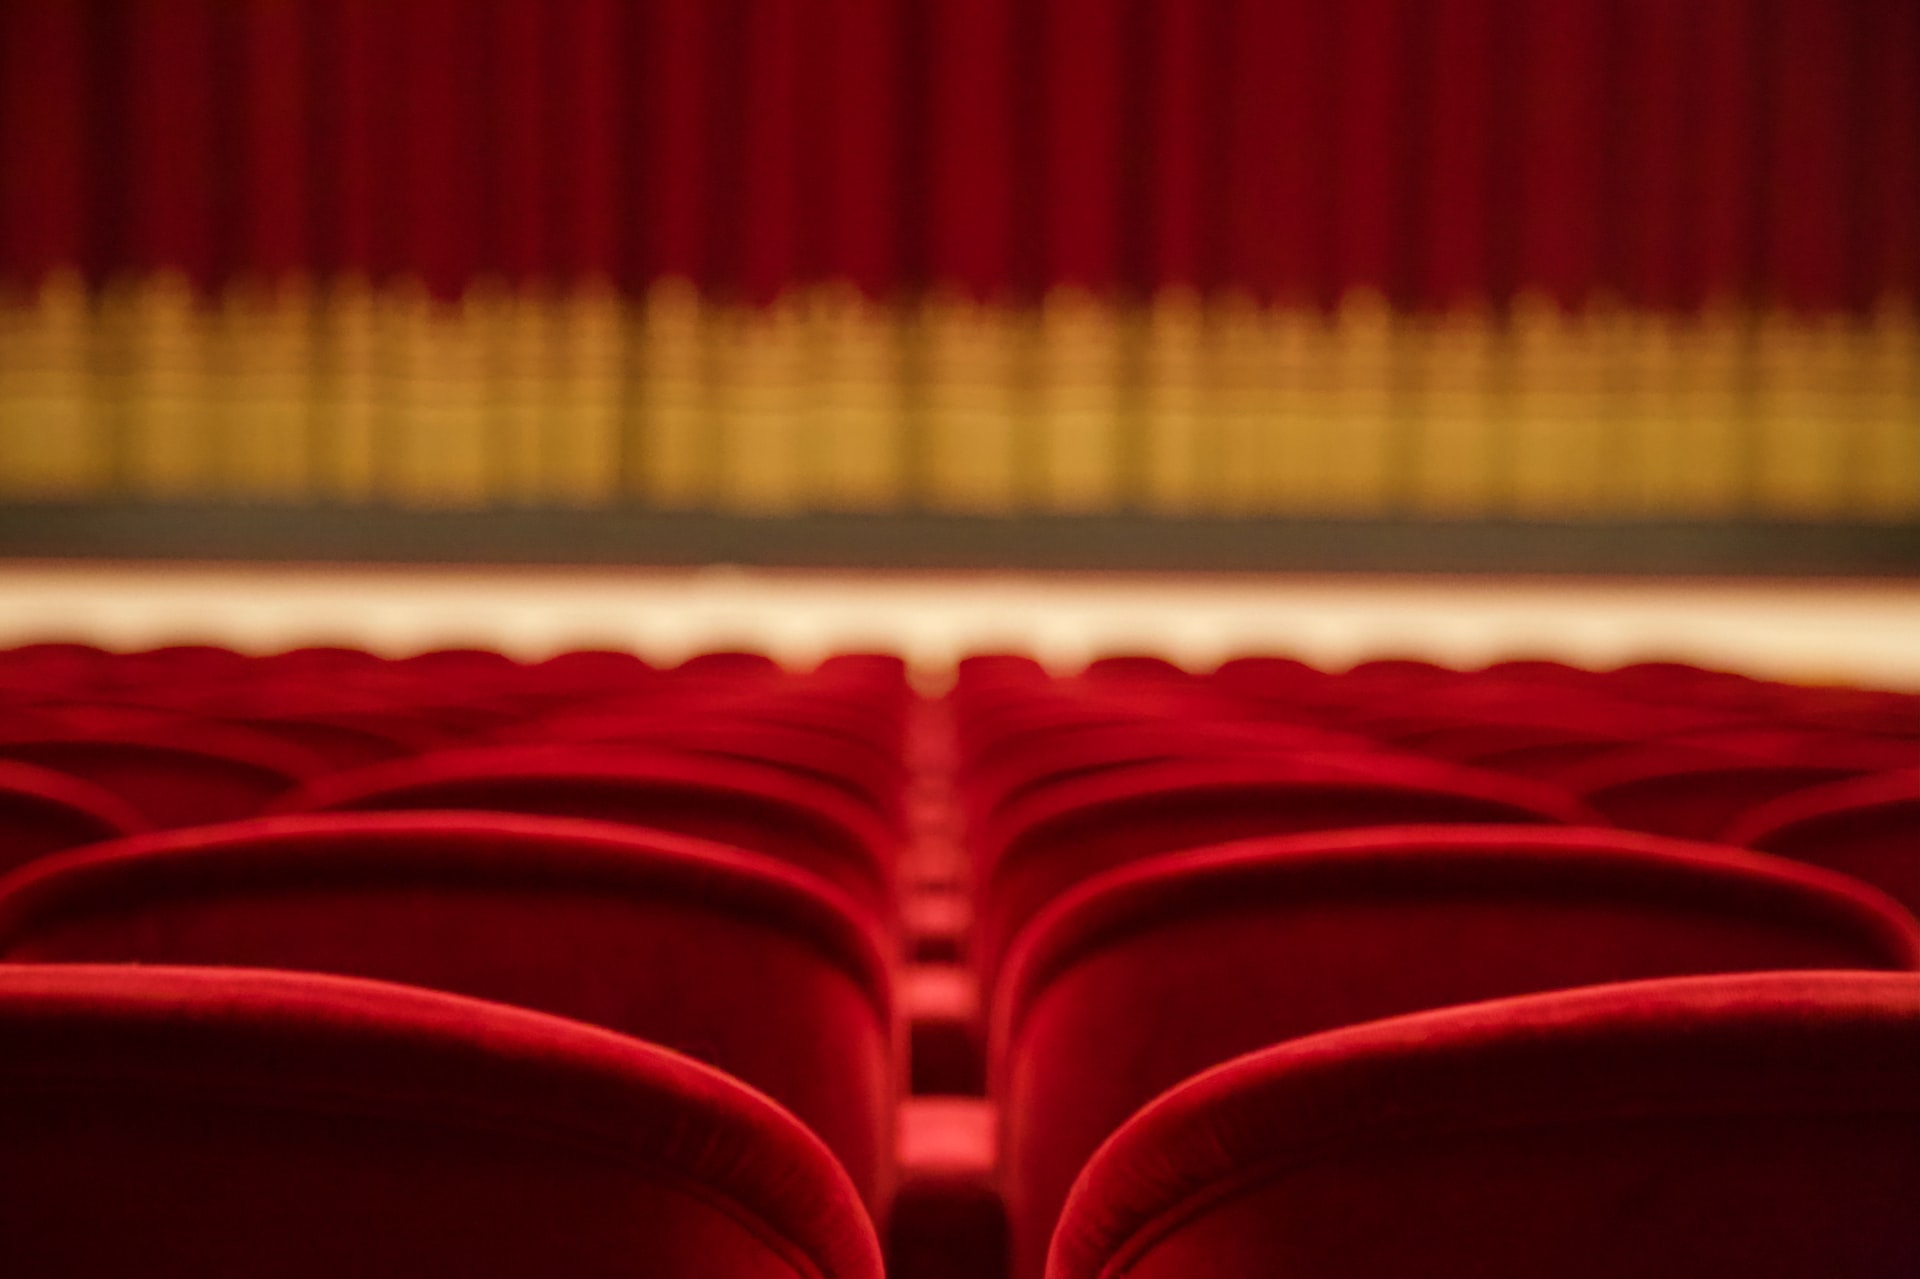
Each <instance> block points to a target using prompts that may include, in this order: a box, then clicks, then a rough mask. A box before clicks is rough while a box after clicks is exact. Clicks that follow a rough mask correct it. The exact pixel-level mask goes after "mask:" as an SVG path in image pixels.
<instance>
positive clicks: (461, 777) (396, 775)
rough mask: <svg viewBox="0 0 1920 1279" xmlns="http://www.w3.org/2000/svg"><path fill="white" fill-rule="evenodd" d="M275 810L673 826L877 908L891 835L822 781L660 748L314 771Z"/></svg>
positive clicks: (462, 756)
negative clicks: (506, 815)
mask: <svg viewBox="0 0 1920 1279" xmlns="http://www.w3.org/2000/svg"><path fill="white" fill-rule="evenodd" d="M276 807H277V810H278V811H280V812H313V811H323V810H333V811H349V810H351V811H363V812H364V811H395V810H407V809H474V810H484V811H491V812H514V813H528V814H534V815H538V816H546V817H583V818H590V819H594V820H599V821H614V822H621V823H624V824H627V825H633V826H645V827H650V828H653V829H656V830H666V831H673V832H676V833H679V834H684V835H692V836H695V837H696V838H699V839H706V840H712V841H713V842H715V843H720V844H727V845H730V846H732V847H735V848H740V849H744V850H747V851H749V852H753V853H759V854H763V855H766V856H770V857H773V858H776V859H778V860H781V861H784V862H786V863H788V864H789V865H792V866H797V867H799V868H801V869H803V870H806V871H809V872H811V873H813V874H815V875H818V876H820V877H821V878H822V879H824V880H826V881H827V882H828V883H831V884H833V885H834V886H836V887H837V888H839V889H841V890H842V891H844V892H846V893H848V894H850V895H852V896H854V897H855V898H856V899H858V900H859V901H861V902H862V903H863V904H864V905H866V906H868V907H870V908H872V909H873V910H874V911H875V912H876V913H877V914H884V913H885V912H886V911H887V910H888V908H889V904H890V897H891V894H890V884H891V878H890V865H889V859H890V856H891V852H892V849H891V836H890V835H889V833H888V832H887V831H886V829H885V827H884V825H883V824H882V823H881V822H880V821H879V820H878V819H877V818H876V817H875V816H874V815H873V814H872V813H871V812H869V811H868V810H867V809H866V808H865V807H864V806H862V805H860V804H859V803H857V802H855V801H854V800H852V799H850V798H849V797H848V796H846V795H844V794H842V793H840V792H838V791H836V790H834V789H833V788H831V787H828V786H823V785H818V784H810V783H809V782H808V781H807V780H806V779H805V778H801V777H795V776H793V775H792V774H789V773H785V772H782V771H781V770H779V769H775V768H771V767H762V766H756V765H752V764H747V763H743V762H740V761H738V760H723V759H713V758H706V757H701V756H694V755H682V754H674V753H670V752H664V751H648V750H641V749H637V748H636V749H623V748H619V747H592V746H581V747H574V746H566V745H558V746H508V747H496V748H490V749H485V750H472V751H445V752H441V753H438V754H433V755H423V756H420V757H418V758H416V759H408V760H397V761H395V762H394V763H391V764H382V765H377V766H375V767H372V768H364V769H356V770H354V771H352V772H348V773H340V774H335V775H333V776H330V777H325V778H321V779H320V780H319V781H317V782H315V783H314V784H312V785H310V786H307V787H305V788H303V789H302V790H300V791H298V792H295V793H294V794H291V795H289V796H287V797H286V798H285V799H284V800H283V801H282V802H281V803H279V804H278V805H277V806H276Z"/></svg>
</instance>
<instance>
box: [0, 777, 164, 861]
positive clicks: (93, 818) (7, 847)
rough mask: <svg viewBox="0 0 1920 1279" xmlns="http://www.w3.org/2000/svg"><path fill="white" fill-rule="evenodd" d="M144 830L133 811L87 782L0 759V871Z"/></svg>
mask: <svg viewBox="0 0 1920 1279" xmlns="http://www.w3.org/2000/svg"><path fill="white" fill-rule="evenodd" d="M145 828H146V822H145V821H143V820H142V819H141V817H140V815H139V814H138V813H136V812H134V811H133V810H132V809H131V808H129V807H127V806H126V805H125V804H124V803H122V802H121V801H120V800H119V799H118V798H117V797H116V796H114V795H113V794H112V793H111V792H109V791H106V790H103V789H101V788H100V787H98V786H95V785H93V784H92V783H91V782H85V781H81V780H80V779H79V778H77V777H68V776H67V775H66V774H64V773H56V772H52V771H50V770H48V769H44V768H35V767H33V766H32V765H31V764H17V763H14V762H12V761H10V760H0V874H4V873H5V872H7V871H9V870H12V869H13V868H14V867H15V866H20V865H24V864H25V863H27V862H30V861H32V860H33V859H35V858H37V857H44V856H46V855H47V854H48V853H53V852H58V851H60V850H61V849H63V848H77V847H79V846H80V845H82V844H91V843H95V842H97V841H99V840H103V839H116V838H118V837H120V836H122V835H131V834H133V833H134V832H135V831H138V830H144V829H145Z"/></svg>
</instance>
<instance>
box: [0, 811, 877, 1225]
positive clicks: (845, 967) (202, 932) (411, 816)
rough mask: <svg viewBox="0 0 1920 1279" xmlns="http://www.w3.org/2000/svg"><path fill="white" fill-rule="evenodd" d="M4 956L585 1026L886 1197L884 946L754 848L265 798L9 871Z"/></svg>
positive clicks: (596, 827)
mask: <svg viewBox="0 0 1920 1279" xmlns="http://www.w3.org/2000/svg"><path fill="white" fill-rule="evenodd" d="M0 959H4V960H7V961H10V962H23V961H25V962H40V963H47V962H62V963H71V962H83V963H97V962H116V963H119V962H131V963H143V964H191V965H238V966H247V967H255V968H281V969H300V970H306V971H314V972H330V973H339V974H344V975H348V976H357V977H369V978H378V979H381V980H386V981H395V982H405V983H409V984H411V985H416V986H426V987H432V988H435V989H440V990H447V991H452V992H456V993H459V994H465V995H472V996H477V997H480V998H484V999H490V1000H496V1001H499V1002H501V1003H510V1004H518V1005H522V1006H525V1007H529V1008H537V1009H540V1010H542V1011H544V1012H549V1013H555V1014H560V1015H563V1016H567V1017H571V1018H574V1019H576V1020H579V1021H584V1022H591V1023H594V1024H596V1025H600V1026H604V1027H607V1028H609V1029H612V1030H617V1031H621V1032H623V1033H625V1034H629V1035H632V1036H635V1037H636V1038H640V1039H646V1040H650V1041H652V1042H655V1043H659V1044H663V1045H665V1046H667V1047H670V1048H673V1049H674V1050H676V1051H679V1052H682V1053H685V1054H687V1055H688V1056H691V1057H695V1058H698V1059H700V1060H703V1061H706V1062H707V1063H709V1064H710V1065H713V1066H716V1067H718V1068H720V1069H723V1070H725V1071H727V1072H728V1073H729V1074H732V1075H734V1076H736V1077H737V1078H740V1079H742V1080H744V1081H746V1082H747V1083H749V1084H752V1085H753V1086H754V1087H756V1088H758V1089H760V1090H761V1091H762V1092H765V1093H767V1094H768V1095H769V1096H771V1097H773V1098H774V1099H775V1100H776V1101H779V1102H780V1103H781V1104H783V1105H785V1106H786V1107H787V1108H788V1109H790V1110H791V1111H793V1112H794V1113H795V1114H797V1115H798V1116H800V1118H802V1119H803V1120H805V1121H806V1122H807V1123H809V1124H810V1125H811V1126H812V1127H813V1128H814V1129H815V1131H817V1132H818V1133H819V1134H820V1135H821V1137H822V1138H823V1139H824V1140H825V1141H826V1142H827V1144H828V1145H829V1146H831V1147H832V1148H833V1150H834V1151H835V1152H836V1153H837V1154H838V1155H839V1156H840V1158H841V1159H842V1160H843V1162H844V1163H845V1164H846V1166H847V1168H848V1170H849V1172H850V1174H851V1175H852V1176H853V1178H854V1180H855V1182H856V1184H858V1185H859V1187H860V1188H861V1191H862V1192H863V1194H865V1195H866V1196H867V1197H868V1199H869V1200H870V1201H871V1202H873V1203H875V1204H876V1205H878V1204H880V1203H882V1202H883V1201H884V1198H885V1195H886V1191H887V1187H888V1182H889V1179H890V1169H889V1157H890V1153H891V1152H890V1141H891V1138H890V1132H891V1128H890V1118H891V1105H892V1098H893V1095H894V1093H895V1091H896V1089H897V1082H898V1081H897V1079H896V1067H895V1061H896V1057H897V1054H896V1053H895V1052H894V1051H893V1040H894V1033H893V1025H892V1014H891V996H890V991H889V982H888V977H887V972H886V969H885V966H884V960H883V958H882V954H881V951H880V949H879V946H878V943H877V941H876V939H875V937H874V935H873V933H872V931H871V929H870V927H869V925H867V924H866V923H864V922H863V919H862V916H861V913H860V912H859V911H858V910H857V908H855V907H854V906H853V905H852V904H851V903H846V902H844V901H843V900H842V899H839V898H837V897H836V896H835V895H834V894H833V893H832V892H831V890H828V889H825V888H822V887H820V886H818V885H817V884H816V881H814V880H813V879H812V878H811V877H808V876H805V875H803V874H801V873H799V872H796V871H792V870H788V869H786V868H784V867H781V866H780V865H779V864H777V863H774V862H772V861H770V860H768V859H766V858H754V857H748V856H745V855H741V854H737V853H732V852H729V851H727V850H725V849H722V848H719V847H717V846H713V845H707V844H704V843H701V842H700V841H697V840H692V839H688V838H685V837H683V836H675V835H668V834H663V833H659V832H651V831H642V830H639V829H636V828H632V827H619V826H613V825H610V824H601V823H594V822H584V821H577V820H568V819H556V818H530V817H522V816H506V815H500V814H480V813H444V814H439V813H365V814H363V813H351V814H323V815H314V816H304V817H279V818H261V819H256V820H254V821H251V822H242V823H235V824H233V825H229V826H224V827H207V828H201V829H198V830H193V831H179V832H169V833H164V834H160V835H153V836H146V837H142V838H137V839H132V840H126V841H123V842H120V843H117V844H109V845H102V846H98V847H95V848H91V849H87V850H83V851H80V852H77V853H71V854H66V855H62V856H57V857H52V858H46V859H42V860H41V861H39V862H36V863H34V864H33V865H32V866H30V867H28V868H26V869H25V870H23V871H21V872H19V873H18V874H17V875H15V876H13V877H11V878H9V879H8V880H5V881H0Z"/></svg>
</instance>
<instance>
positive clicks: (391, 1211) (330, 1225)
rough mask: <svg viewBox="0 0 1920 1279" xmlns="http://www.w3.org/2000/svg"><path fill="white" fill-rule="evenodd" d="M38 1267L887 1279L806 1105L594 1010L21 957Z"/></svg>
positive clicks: (31, 1207) (1, 1172)
mask: <svg viewBox="0 0 1920 1279" xmlns="http://www.w3.org/2000/svg"><path fill="white" fill-rule="evenodd" d="M0 1239H4V1240H5V1269H6V1271H7V1273H9V1274H18V1275H22V1276H26V1275H35V1276H41V1275H44V1276H56V1275H57V1276H68V1277H72V1279H109V1277H111V1276H122V1275H170V1276H171V1275H178V1276H186V1275H192V1276H196V1279H259V1277H261V1276H266V1275H272V1276H274V1277H275V1279H340V1277H341V1276H345V1275H353V1276H364V1277H366V1279H415V1277H416V1276H422V1275H462V1276H474V1277H476V1279H480V1277H484V1276H500V1277H501V1279H507V1277H508V1276H511V1277H512V1279H524V1277H525V1276H528V1275H567V1276H574V1277H579V1279H586V1277H590V1276H606V1277H607V1279H613V1277H614V1276H631V1275H635V1274H646V1275H658V1276H665V1277H672V1276H686V1277H687V1279H693V1277H695V1276H698V1277H700V1279H709V1277H714V1276H718V1277H721V1279H762V1277H764V1279H793V1276H795V1275H809V1276H813V1275H817V1276H820V1277H821V1279H879V1276H880V1262H879V1249H878V1246H877V1244H876V1241H875V1239H874V1236H873V1230H872V1227H871V1226H870V1225H869V1224H868V1222H867V1219H866V1216H865V1214H864V1213H863V1212H862V1211H861V1205H860V1201H859V1199H858V1197H857V1196H856V1195H855V1193H854V1189H853V1187H852V1186H851V1185H850V1184H849V1183H848V1182H847V1179H846V1176H845V1174H844V1173H842V1172H841V1171H840V1169H839V1168H838V1167H837V1166H836V1165H835V1163H834V1160H833V1158H832V1157H831V1156H830V1155H829V1154H828V1153H827V1151H826V1149H825V1148H824V1147H823V1146H822V1145H821V1144H820V1143H819V1141H818V1140H817V1139H815V1138H814V1137H813V1136H812V1135H811V1134H809V1133H808V1132H807V1131H806V1130H805V1129H804V1128H802V1127H801V1126H800V1125H799V1124H797V1123H795V1122H794V1121H793V1119H792V1118H791V1117H790V1116H789V1115H788V1114H787V1113H786V1112H785V1111H783V1110H781V1109H779V1108H778V1107H776V1106H774V1105H772V1104H771V1103H769V1102H768V1101H766V1100H765V1099H764V1098H763V1097H761V1096H760V1095H759V1094H758V1093H755V1092H753V1091H751V1090H749V1089H747V1088H744V1087H742V1086H740V1085H739V1084H738V1083H736V1082H734V1081H733V1080H731V1079H729V1078H728V1077H726V1076H724V1075H722V1074H720V1073H719V1072H717V1071H714V1070H710V1069H708V1068H706V1067H704V1066H701V1065H699V1064H698V1063H696V1062H693V1061H689V1060H687V1059H686V1058H684V1057H680V1056H677V1055H675V1054H673V1053H670V1052H666V1051H664V1050H662V1049H659V1048H656V1047H653V1046H651V1045H647V1044H643V1043H639V1042H637V1041H635V1040H632V1039H628V1038H626V1037H624V1036H620V1035H613V1034H609V1033H607V1032H605V1031H602V1030H598V1029H595V1028H593V1027H589V1026H583V1025H579V1024H578V1023H575V1022H570V1021H566V1020H564V1019H561V1018H557V1017H548V1016H544V1015H541V1014H538V1013H532V1012H527V1011H524V1010H521V1009H515V1008H508V1007H503V1006H501V1005H498V1004H490V1003H485V1002H482V1001H479V1000H472V999H465V998H460V997H457V996H451V995H444V994H439V993H434V992H428V991H420V990H411V989H407V988H405V987H400V986H391V985H387V984H385V983H381V982H367V981H357V980H349V979H345V978H337V977H321V976H311V975H305V974H294V973H274V972H253V971H243V970H231V969H229V970H216V969H190V968H156V969H142V968H131V967H117V966H111V967H95V966H90V965H82V966H71V967H69V966H57V967H31V966H11V965H9V966H3V967H0Z"/></svg>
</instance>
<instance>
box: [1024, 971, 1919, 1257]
mask: <svg viewBox="0 0 1920 1279" xmlns="http://www.w3.org/2000/svg"><path fill="white" fill-rule="evenodd" d="M1916 1079H1920V979H1917V978H1914V977H1912V976H1910V975H1900V976H1884V975H1873V974H1860V973H1847V972H1834V973H1796V974H1785V973H1782V974H1764V975H1757V976H1748V977H1730V978H1705V979H1689V980H1679V981H1657V982H1645V983H1633V984H1628V985H1621V986H1608V987H1601V988H1598V989H1589V990H1581V991H1572V992H1566V993H1562V994H1552V995H1539V996H1534V997H1530V998H1524V999H1513V1000H1501V1001H1496V1002H1492V1003H1485V1004H1477V1005H1471V1006H1468V1007H1463V1008H1455V1009H1449V1010H1446V1011H1442V1012H1434V1013H1429V1014H1424V1015H1419V1016H1412V1017H1404V1018H1395V1019H1392V1020H1388V1021H1381V1022H1374V1023H1371V1024H1369V1025H1365V1026H1358V1027H1354V1028H1352V1029H1349V1030H1343V1031H1336V1032H1333V1033H1330V1034H1326V1035H1319V1036H1315V1037H1313V1038H1310V1039H1306V1040H1298V1041H1295V1042H1293V1043H1290V1044H1286V1045H1282V1046H1279V1047H1275V1048H1272V1049H1269V1050H1267V1051H1265V1052H1261V1053H1257V1054H1254V1055H1252V1056H1249V1057H1243V1058H1240V1059H1239V1060H1237V1061H1235V1062H1233V1063H1231V1064H1230V1065H1227V1066H1224V1067H1222V1068H1221V1069H1219V1070H1216V1071H1213V1072H1210V1073H1209V1074H1207V1075H1204V1076H1202V1077H1200V1078H1199V1079H1196V1080H1194V1081H1192V1082H1191V1083H1188V1084H1186V1085H1185V1086H1183V1087H1181V1088H1179V1089H1177V1090H1175V1091H1174V1092H1172V1093H1170V1094H1168V1095H1167V1096H1165V1097H1162V1098H1161V1099H1160V1100H1159V1101H1157V1102H1156V1103H1155V1104H1154V1105H1153V1106H1152V1107H1151V1108H1149V1109H1148V1110H1147V1111H1146V1112H1145V1113H1143V1114H1141V1115H1140V1116H1139V1117H1138V1118H1136V1119H1134V1120H1133V1121H1132V1122H1130V1123H1129V1124H1128V1125H1127V1126H1126V1128H1125V1129H1124V1130H1122V1131H1121V1133H1120V1134H1119V1135H1117V1136H1116V1137H1115V1139H1114V1140H1113V1141H1112V1142H1111V1143H1110V1144H1109V1145H1108V1146H1107V1147H1106V1148H1105V1149H1103V1150H1102V1151H1101V1153H1100V1155H1099V1156H1098V1157H1097V1158H1096V1159H1095V1160H1094V1162H1093V1164H1092V1166H1090V1167H1089V1168H1088V1170H1087V1172H1086V1175H1085V1176H1084V1177H1083V1178H1082V1179H1081V1181H1080V1182H1079V1184H1078V1185H1077V1186H1076V1187H1075V1189H1074V1193H1073V1197H1072V1200H1071V1202H1070V1203H1069V1205H1068V1208H1067V1212H1066V1215H1065V1217H1064V1219H1063V1220H1062V1222H1061V1225H1060V1232H1059V1235H1058V1237H1057V1238H1056V1240H1055V1241H1054V1245H1053V1254H1052V1259H1051V1264H1050V1265H1049V1267H1048V1272H1047V1273H1048V1276H1049V1279H1094V1277H1095V1276H1101V1277H1102V1279H1106V1277H1109V1276H1121V1275H1125V1276H1127V1277H1128V1279H1227V1277H1229V1276H1232V1277H1234V1279H1239V1277H1240V1276H1247V1275H1284V1276H1288V1279H1322V1277H1325V1279H1333V1277H1334V1276H1338V1277H1339V1279H1375V1277H1376V1276H1377V1277H1380V1279H1386V1277H1388V1276H1391V1277H1392V1279H1442V1277H1445V1279H1455V1277H1457V1276H1461V1275H1473V1276H1476V1277H1478V1279H1537V1277H1538V1276H1542V1275H1552V1276H1555V1277H1556V1279H1617V1277H1618V1276H1621V1275H1635V1276H1648V1277H1649V1279H1699V1277H1700V1276H1706V1275H1714V1276H1738V1277H1739V1279H1901V1277H1903V1276H1910V1275H1913V1274H1915V1273H1920V1213H1915V1212H1914V1210H1913V1189H1914V1187H1915V1186H1916V1185H1920V1087H1915V1085H1914V1081H1915V1080H1916Z"/></svg>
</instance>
